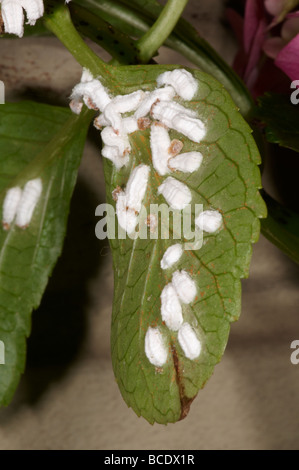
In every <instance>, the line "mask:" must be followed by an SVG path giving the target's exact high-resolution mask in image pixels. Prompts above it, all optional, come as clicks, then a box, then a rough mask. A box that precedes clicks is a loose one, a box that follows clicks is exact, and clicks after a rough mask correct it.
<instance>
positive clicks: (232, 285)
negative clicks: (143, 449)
mask: <svg viewBox="0 0 299 470" xmlns="http://www.w3.org/2000/svg"><path fill="white" fill-rule="evenodd" d="M172 68H174V67H171V66H168V67H166V66H139V67H138V66H136V67H119V68H116V69H111V76H110V78H112V79H114V80H115V89H114V90H111V92H113V93H114V94H127V93H130V92H133V91H134V90H138V89H143V90H153V89H154V88H155V87H156V79H157V76H158V75H160V74H161V73H162V72H164V71H165V70H171V69H172ZM192 74H193V75H194V76H195V77H196V79H197V80H198V82H199V87H198V91H197V93H196V96H195V97H194V98H193V99H192V101H183V100H182V99H180V98H178V97H175V101H178V102H180V104H181V105H183V106H184V107H187V108H191V109H193V110H196V112H197V115H198V117H199V118H200V119H202V120H203V121H204V122H205V124H206V127H207V133H206V136H205V138H204V139H203V140H202V142H200V143H199V144H196V143H194V142H191V141H190V140H189V139H188V138H186V137H185V136H184V135H183V134H180V133H178V132H176V131H174V130H170V131H169V132H170V138H171V139H173V138H176V139H180V140H181V141H182V142H183V144H184V147H183V151H184V152H189V151H192V150H196V151H199V152H201V153H202V155H203V163H202V165H201V167H200V168H199V169H198V170H197V171H195V172H193V173H190V174H188V173H182V172H173V173H171V175H172V176H173V177H174V178H176V179H177V180H178V181H181V182H183V183H184V184H186V185H187V186H188V188H189V189H190V191H191V194H192V207H193V208H194V206H193V205H194V204H203V210H207V209H211V208H213V209H214V210H217V211H219V212H220V213H221V214H222V217H223V226H222V229H219V230H218V231H217V232H216V233H211V234H208V233H206V232H204V238H203V245H202V247H201V248H200V249H198V250H193V251H192V250H188V251H185V252H184V253H183V255H182V257H181V258H180V260H179V261H178V262H177V264H176V265H175V266H174V268H170V269H166V270H162V269H161V266H160V262H161V258H162V256H163V254H164V253H165V251H166V249H167V248H168V247H169V246H170V245H172V244H174V243H183V242H184V241H185V240H184V238H180V239H179V240H173V239H161V237H159V238H158V239H157V240H153V239H150V232H149V229H148V232H147V235H148V236H147V239H140V238H136V239H135V240H132V239H131V238H130V237H128V236H127V238H126V239H123V240H122V239H119V238H115V239H113V238H111V239H110V244H111V248H112V253H113V262H114V274H115V287H114V302H113V315H112V331H111V348H112V361H113V368H114V372H115V376H116V380H117V382H118V385H119V388H120V391H121V393H122V395H123V397H124V399H125V401H126V403H127V404H128V406H130V407H132V408H133V409H134V411H135V412H136V413H137V415H142V416H143V417H145V418H146V419H147V420H148V421H149V422H150V423H153V422H158V423H168V422H175V421H177V420H179V419H181V418H183V417H184V416H186V414H187V413H188V410H189V407H190V404H191V402H192V400H193V399H194V397H195V396H196V395H197V393H198V391H199V389H201V388H202V387H203V386H204V384H205V383H206V381H207V380H208V378H209V377H210V376H211V374H212V372H213V369H214V367H215V365H216V364H217V363H218V362H219V360H220V358H221V356H222V355H223V352H224V349H225V346H226V343H227V339H228V334H229V328H230V323H231V322H232V321H235V320H237V318H238V317H239V314H240V302H241V284H240V278H243V277H246V276H248V269H249V262H250V257H251V251H252V248H251V244H252V243H253V242H255V241H257V239H258V236H259V231H260V222H259V217H264V216H265V213H266V208H265V204H264V202H263V200H262V198H261V197H260V194H259V192H258V188H259V187H260V185H261V181H260V173H259V169H258V166H257V165H258V164H259V163H260V157H259V154H258V150H257V147H256V145H255V142H254V140H253V138H252V136H251V130H250V128H249V126H248V125H247V124H246V123H245V121H244V120H243V118H242V117H241V115H240V114H239V113H238V110H237V108H236V106H235V105H234V103H233V102H232V100H231V98H230V96H229V95H228V93H227V92H226V91H225V90H224V88H223V86H222V85H221V84H220V83H219V82H217V81H216V80H215V79H213V78H212V77H211V76H209V75H206V74H205V73H202V72H199V71H192ZM149 136H150V131H149V129H146V130H144V131H141V130H140V131H136V132H134V133H132V134H130V136H129V137H130V144H131V147H132V152H131V154H130V161H129V164H128V165H127V166H124V167H122V168H121V169H120V170H116V169H115V167H114V166H113V164H112V163H111V162H110V161H109V160H107V159H105V158H104V170H105V179H106V185H107V199H108V202H109V203H110V204H113V205H114V206H115V202H114V200H113V198H112V192H113V191H114V190H115V189H116V188H117V187H118V186H119V187H122V188H124V187H125V186H126V184H127V181H128V178H129V175H130V174H131V172H132V169H133V168H135V167H136V166H138V165H140V164H145V165H149V166H150V177H149V183H148V187H147V189H146V195H145V198H144V201H143V204H144V206H145V207H146V209H147V213H148V214H149V212H150V211H149V205H150V204H153V203H157V204H162V203H165V202H166V201H165V199H164V197H163V196H162V195H158V192H157V189H158V186H159V185H160V184H161V183H162V182H163V181H164V180H165V176H164V177H163V176H160V175H159V174H158V173H157V172H156V171H155V169H154V167H153V165H152V161H151V150H150V142H149ZM167 176H168V175H167ZM113 195H114V197H115V192H114V193H113ZM193 216H194V214H193ZM192 220H193V222H194V217H193V219H192ZM139 224H140V226H142V224H143V222H142V221H141V220H140V222H139ZM176 270H186V271H187V273H189V275H190V276H191V277H192V279H193V280H194V281H195V282H196V286H197V296H196V299H195V300H194V302H192V303H190V304H188V305H183V307H182V308H183V316H184V321H185V322H189V323H190V324H191V325H192V327H193V328H194V329H195V331H196V333H197V335H198V336H199V338H200V340H201V343H202V352H201V354H200V356H199V357H198V358H197V359H194V360H191V359H188V358H187V357H186V356H185V354H184V351H183V349H182V347H181V346H180V343H179V342H178V333H177V331H170V330H169V329H168V328H167V326H166V325H165V323H164V322H162V318H161V312H160V309H161V299H160V296H161V292H162V290H163V288H164V287H165V286H166V285H167V284H168V283H170V282H171V279H172V274H173V272H174V271H176ZM149 327H157V328H158V329H159V331H160V332H161V334H162V336H163V338H164V341H165V344H166V346H167V350H168V356H167V361H166V363H165V364H164V365H163V366H162V367H161V368H159V367H155V366H154V365H153V364H151V363H150V362H149V360H148V358H147V356H146V354H145V335H146V333H147V331H148V328H149Z"/></svg>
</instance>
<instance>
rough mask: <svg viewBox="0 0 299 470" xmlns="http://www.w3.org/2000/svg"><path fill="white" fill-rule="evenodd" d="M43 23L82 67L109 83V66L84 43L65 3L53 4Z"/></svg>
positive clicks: (103, 81)
mask: <svg viewBox="0 0 299 470" xmlns="http://www.w3.org/2000/svg"><path fill="white" fill-rule="evenodd" d="M44 23H45V25H46V27H47V28H48V29H49V30H50V31H51V32H52V33H54V34H55V36H56V37H57V38H58V39H59V40H60V41H61V42H62V43H63V44H64V45H65V47H66V48H67V49H68V50H69V51H70V52H71V54H72V55H73V57H74V58H75V59H76V60H77V62H79V64H80V65H82V67H86V68H87V69H88V70H90V72H91V73H92V75H93V76H99V75H101V77H102V83H103V85H106V86H107V85H109V83H110V80H109V72H108V71H109V66H108V65H107V64H106V63H105V62H103V61H102V60H101V59H100V58H99V57H98V56H97V55H96V54H95V53H94V52H93V51H92V50H91V49H90V48H89V47H88V46H87V44H85V42H84V41H83V39H82V37H81V36H80V34H79V33H78V32H77V30H76V28H75V27H74V25H73V23H72V20H71V17H70V13H69V10H68V8H67V7H66V6H65V5H58V6H56V5H55V7H54V9H53V10H52V11H51V12H50V13H48V14H46V15H45V16H44ZM105 82H106V83H105Z"/></svg>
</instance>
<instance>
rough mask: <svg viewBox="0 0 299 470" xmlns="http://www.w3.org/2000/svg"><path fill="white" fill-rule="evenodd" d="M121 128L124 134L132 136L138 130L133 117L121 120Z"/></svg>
mask: <svg viewBox="0 0 299 470" xmlns="http://www.w3.org/2000/svg"><path fill="white" fill-rule="evenodd" d="M122 128H123V131H124V132H125V133H126V134H132V133H133V132H136V131H138V130H139V126H138V122H137V119H136V118H134V117H133V116H129V117H125V118H123V120H122Z"/></svg>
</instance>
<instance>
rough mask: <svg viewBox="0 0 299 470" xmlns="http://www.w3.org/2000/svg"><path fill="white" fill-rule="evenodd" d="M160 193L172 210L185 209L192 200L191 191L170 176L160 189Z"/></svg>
mask: <svg viewBox="0 0 299 470" xmlns="http://www.w3.org/2000/svg"><path fill="white" fill-rule="evenodd" d="M158 193H159V194H162V195H163V196H164V197H165V199H166V201H167V202H168V204H169V205H170V207H171V208H172V209H178V210H182V209H184V208H185V207H186V206H187V205H188V204H189V203H190V202H191V199H192V195H191V191H190V189H189V188H188V186H186V185H185V184H184V183H182V182H181V181H178V180H176V179H175V178H173V177H172V176H168V177H167V178H166V179H165V181H164V182H163V183H162V184H161V185H160V186H159V187H158Z"/></svg>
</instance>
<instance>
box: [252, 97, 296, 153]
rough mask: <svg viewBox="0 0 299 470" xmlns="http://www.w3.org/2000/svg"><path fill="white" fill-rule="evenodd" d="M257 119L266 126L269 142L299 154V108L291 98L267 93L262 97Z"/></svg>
mask: <svg viewBox="0 0 299 470" xmlns="http://www.w3.org/2000/svg"><path fill="white" fill-rule="evenodd" d="M293 93H296V94H297V95H298V92H297V91H294V92H293ZM257 117H258V118H259V119H260V120H261V121H262V122H264V123H265V125H266V137H267V140H268V142H272V143H276V144H279V145H281V146H282V147H287V148H290V149H292V150H295V151H296V152H299V129H298V122H299V107H298V104H297V105H295V104H292V103H291V101H290V97H289V96H285V95H278V94H274V93H267V94H265V95H264V96H262V97H260V98H259V107H258V109H257Z"/></svg>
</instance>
